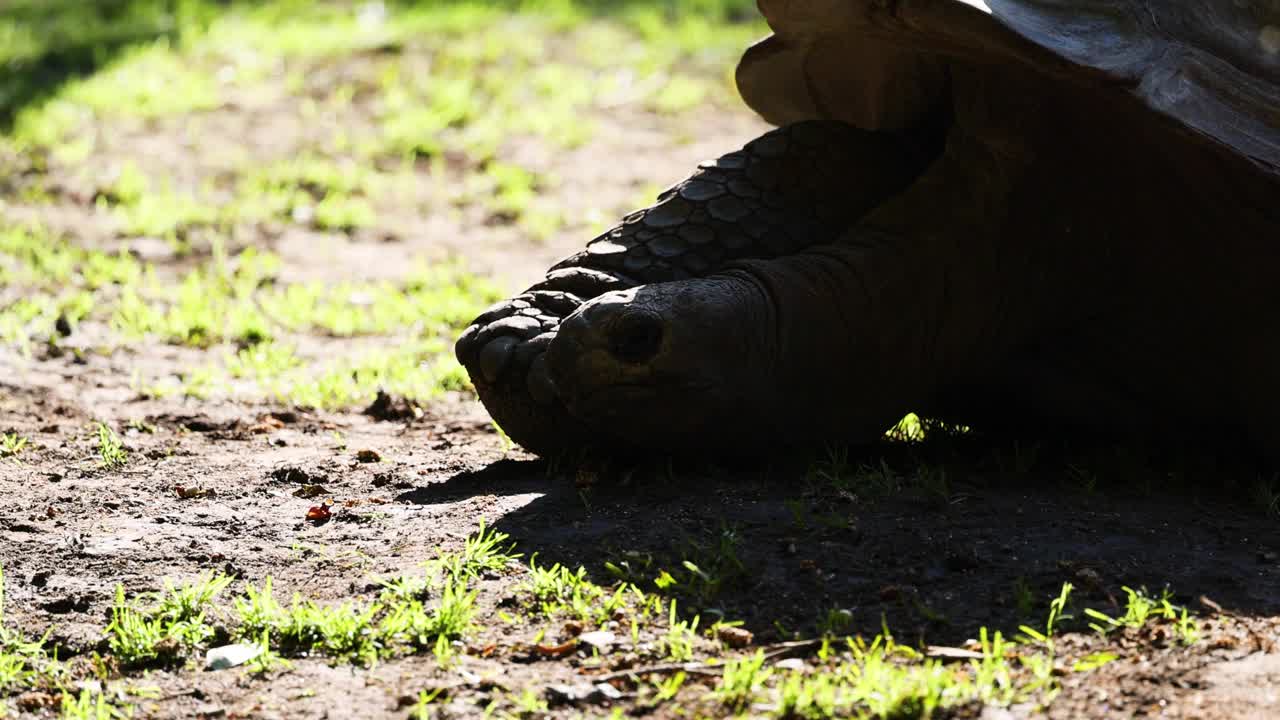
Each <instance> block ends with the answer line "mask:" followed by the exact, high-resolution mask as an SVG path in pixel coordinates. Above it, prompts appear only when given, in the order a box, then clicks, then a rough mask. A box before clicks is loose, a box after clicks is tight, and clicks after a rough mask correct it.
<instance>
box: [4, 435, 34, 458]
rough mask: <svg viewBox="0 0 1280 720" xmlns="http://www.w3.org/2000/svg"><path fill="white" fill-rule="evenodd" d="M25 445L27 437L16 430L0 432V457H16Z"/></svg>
mask: <svg viewBox="0 0 1280 720" xmlns="http://www.w3.org/2000/svg"><path fill="white" fill-rule="evenodd" d="M27 445H28V442H27V439H26V438H25V437H22V436H21V435H19V434H18V433H16V432H7V433H0V458H11V457H17V456H18V454H19V453H21V452H22V451H23V450H25V449H26V448H27Z"/></svg>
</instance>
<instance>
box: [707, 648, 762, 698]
mask: <svg viewBox="0 0 1280 720" xmlns="http://www.w3.org/2000/svg"><path fill="white" fill-rule="evenodd" d="M772 675H773V669H772V668H768V667H765V655H764V651H763V650H757V651H756V653H755V654H754V655H751V656H748V657H745V658H741V659H738V660H730V661H728V662H726V663H725V664H724V674H723V675H722V676H721V677H720V682H719V683H718V684H717V685H716V687H715V689H714V690H712V691H711V696H712V697H714V698H715V699H716V700H717V701H718V702H719V703H720V704H721V705H724V706H725V707H726V708H728V709H729V710H731V711H733V712H735V713H737V712H742V711H743V710H746V709H747V708H748V707H750V705H751V703H752V701H753V700H754V699H755V697H756V696H757V695H758V694H759V693H760V691H761V689H762V688H763V687H764V684H765V682H767V681H768V680H769V678H770V677H771V676H772Z"/></svg>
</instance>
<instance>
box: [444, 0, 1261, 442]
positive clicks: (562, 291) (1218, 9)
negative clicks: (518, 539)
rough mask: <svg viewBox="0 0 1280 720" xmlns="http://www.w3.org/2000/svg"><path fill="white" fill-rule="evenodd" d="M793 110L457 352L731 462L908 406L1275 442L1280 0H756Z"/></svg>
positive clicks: (993, 421)
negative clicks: (724, 454) (736, 457)
mask: <svg viewBox="0 0 1280 720" xmlns="http://www.w3.org/2000/svg"><path fill="white" fill-rule="evenodd" d="M759 7H760V9H761V11H762V12H763V14H764V16H765V19H766V20H767V22H768V23H769V25H770V27H771V29H772V31H773V34H772V35H770V36H769V37H767V38H765V39H764V40H762V41H760V42H759V43H757V44H755V45H753V46H752V47H750V48H749V49H748V50H747V51H746V54H745V55H744V57H743V58H742V61H741V63H740V64H739V67H738V69H737V75H736V77H737V83H738V88H739V91H740V93H741V95H742V97H743V99H744V100H745V101H746V103H747V104H748V105H749V106H750V107H751V108H753V109H754V110H755V111H757V112H758V113H759V114H760V115H761V116H762V117H763V118H764V119H765V120H767V121H769V122H770V123H771V124H774V125H776V126H777V128H776V129H774V130H772V131H770V132H768V133H766V134H765V135H763V136H762V137H760V138H758V139H756V140H753V141H751V142H750V143H748V144H747V145H746V146H745V147H743V148H741V149H740V150H735V151H733V152H730V153H728V154H726V155H724V156H723V157H721V158H719V159H717V160H714V161H710V162H706V163H703V164H701V165H700V166H699V167H698V169H697V170H696V171H695V172H694V174H693V175H692V176H691V177H689V178H688V179H687V180H685V181H684V182H681V183H679V184H677V185H675V186H674V187H672V188H670V189H668V190H666V191H665V192H663V193H662V194H661V195H659V197H658V200H657V203H656V204H654V205H653V206H652V207H649V208H648V209H645V210H641V211H638V212H635V213H633V214H631V215H629V216H627V217H626V218H625V219H624V220H623V221H622V222H621V223H620V224H618V225H617V226H616V227H614V228H612V229H610V230H609V231H607V232H605V233H604V234H602V235H600V236H599V237H597V238H595V239H594V240H592V241H591V242H589V243H588V244H587V246H586V248H585V250H583V251H581V252H578V253H576V254H574V255H572V256H570V257H568V258H566V259H564V260H563V261H561V262H559V263H558V264H556V265H554V266H553V267H552V268H551V269H550V270H549V271H548V273H547V275H546V279H545V280H543V281H542V282H539V283H538V284H536V285H534V286H532V287H531V288H529V289H528V290H527V291H526V292H524V293H521V294H520V295H517V296H515V297H514V298H512V299H510V300H507V301H504V302H501V303H499V304H497V305H496V306H494V307H492V308H490V309H489V310H488V311H487V312H485V313H484V314H482V315H481V316H480V317H479V318H477V319H476V321H475V322H474V324H473V325H471V326H470V327H469V328H468V329H467V330H466V331H465V332H464V333H463V334H462V335H461V337H460V338H459V340H458V342H457V346H456V353H457V357H458V359H459V361H460V362H461V363H462V365H463V366H465V367H466V369H467V370H468V371H469V373H470V375H471V378H472V380H473V383H474V385H475V387H476V390H477V391H478V394H479V397H480V399H481V400H482V401H483V403H484V404H485V406H486V408H487V409H488V411H489V412H490V414H491V415H492V416H493V418H494V419H495V420H496V422H497V423H498V424H499V425H500V426H501V427H502V428H503V429H504V430H505V431H506V432H507V433H508V434H509V435H510V437H511V438H512V439H514V440H515V441H516V442H518V443H520V444H522V445H524V446H525V447H527V448H528V449H530V450H532V451H534V452H537V453H542V454H552V453H559V452H563V451H566V450H572V449H575V448H581V447H607V448H619V449H622V448H630V449H633V450H639V451H663V452H673V453H682V452H690V451H691V452H697V453H702V452H710V453H719V452H727V453H742V452H743V451H744V450H752V449H765V448H778V447H784V446H796V447H801V446H807V445H814V444H818V443H833V442H835V443H850V444H855V443H861V442H867V441H872V440H874V439H876V438H879V437H881V436H883V434H884V432H885V431H886V429H888V428H890V427H891V426H892V425H893V424H894V422H895V421H897V420H898V419H900V418H901V417H903V416H904V415H905V414H907V413H909V412H917V413H919V414H921V415H923V416H927V417H930V418H937V419H940V420H945V421H947V422H952V423H959V424H964V425H968V426H970V427H974V428H988V429H990V430H991V431H993V432H995V431H999V430H1008V431H1014V432H1044V433H1087V434H1090V435H1103V436H1108V437H1117V438H1130V437H1132V438H1144V437H1145V438H1177V439H1178V441H1179V442H1182V441H1183V440H1186V439H1191V440H1195V441H1197V442H1200V441H1212V442H1217V441H1223V442H1231V443H1237V442H1238V443H1240V444H1242V446H1244V447H1247V448H1248V449H1250V450H1254V451H1257V452H1259V453H1261V454H1262V455H1263V456H1264V457H1270V458H1276V457H1277V456H1280V414H1278V413H1277V410H1276V407H1277V406H1278V405H1280V324H1277V322H1276V321H1275V318H1276V317H1277V316H1280V283H1278V282H1277V280H1278V279H1280V278H1278V277H1277V272H1278V271H1280V232H1278V230H1280V0H1203V1H1202V2H1195V3H1191V2H1184V1H1183V0H987V2H986V3H985V4H984V3H982V2H980V1H979V0H806V1H805V2H790V1H788V0H759Z"/></svg>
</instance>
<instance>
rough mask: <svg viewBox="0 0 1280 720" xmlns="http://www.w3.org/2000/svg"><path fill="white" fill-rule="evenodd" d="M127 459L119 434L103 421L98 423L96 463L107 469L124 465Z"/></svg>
mask: <svg viewBox="0 0 1280 720" xmlns="http://www.w3.org/2000/svg"><path fill="white" fill-rule="evenodd" d="M128 461H129V454H128V453H127V452H126V451H125V449H124V443H123V442H121V441H120V436H119V435H116V431H115V430H112V429H111V428H110V427H108V426H107V425H106V424H105V423H98V465H99V466H100V467H103V468H106V469H108V470H116V469H119V468H122V467H124V464H125V463H126V462H128Z"/></svg>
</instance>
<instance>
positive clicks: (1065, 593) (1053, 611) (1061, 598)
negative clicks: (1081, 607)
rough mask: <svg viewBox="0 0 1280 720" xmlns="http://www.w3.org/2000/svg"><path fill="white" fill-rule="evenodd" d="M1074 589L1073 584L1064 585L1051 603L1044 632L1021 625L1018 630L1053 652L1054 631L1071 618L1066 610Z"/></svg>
mask: <svg viewBox="0 0 1280 720" xmlns="http://www.w3.org/2000/svg"><path fill="white" fill-rule="evenodd" d="M1073 589H1074V588H1073V586H1072V585H1071V583H1063V584H1062V590H1060V591H1059V592H1058V596H1057V597H1056V598H1054V599H1053V600H1050V601H1049V617H1048V619H1047V620H1045V624H1044V632H1041V631H1039V630H1036V629H1035V628H1033V627H1031V626H1029V625H1020V626H1018V630H1020V631H1021V632H1022V633H1023V634H1024V635H1026V636H1027V637H1028V638H1030V639H1031V640H1033V641H1035V642H1038V643H1041V644H1043V645H1045V646H1046V647H1048V648H1049V650H1050V652H1052V651H1053V633H1054V629H1055V628H1056V627H1057V625H1058V623H1059V622H1061V621H1062V620H1068V619H1070V618H1071V616H1070V615H1068V614H1066V608H1067V602H1068V600H1069V599H1070V598H1071V591H1072V590H1073ZM1086 612H1087V611H1086Z"/></svg>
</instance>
